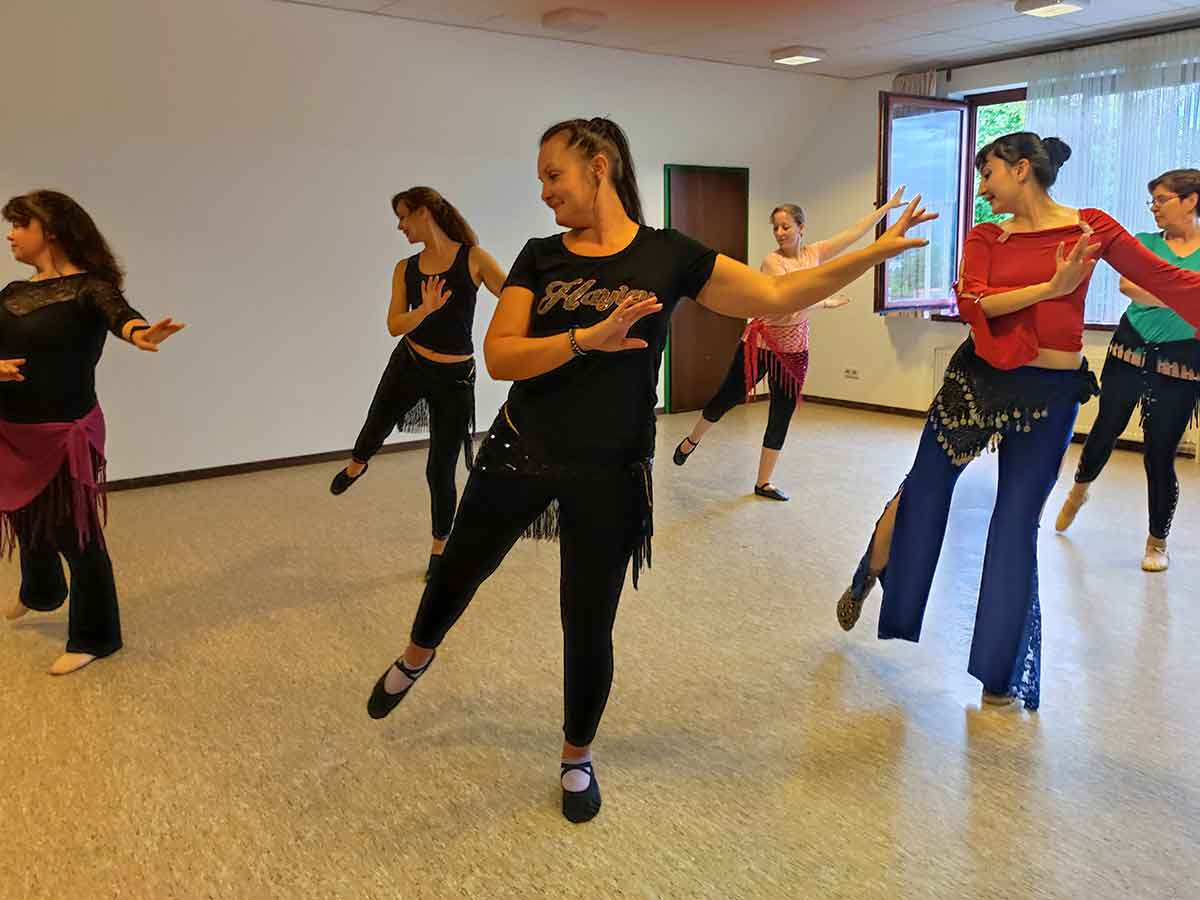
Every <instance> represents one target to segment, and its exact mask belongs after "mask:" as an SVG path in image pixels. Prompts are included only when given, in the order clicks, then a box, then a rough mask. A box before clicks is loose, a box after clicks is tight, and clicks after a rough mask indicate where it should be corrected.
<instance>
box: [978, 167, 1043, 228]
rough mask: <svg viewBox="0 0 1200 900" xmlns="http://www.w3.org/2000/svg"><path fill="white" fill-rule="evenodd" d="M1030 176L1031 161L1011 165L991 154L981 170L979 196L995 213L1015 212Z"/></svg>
mask: <svg viewBox="0 0 1200 900" xmlns="http://www.w3.org/2000/svg"><path fill="white" fill-rule="evenodd" d="M1029 174H1030V169H1029V160H1026V159H1021V160H1018V161H1017V162H1015V163H1012V164H1009V163H1006V162H1005V161H1004V160H1002V159H1000V158H999V157H998V156H996V155H995V154H994V153H989V154H988V157H987V159H986V160H984V163H983V166H982V167H981V168H980V170H979V196H980V197H982V198H983V199H984V200H986V201H987V202H988V203H989V204H990V205H991V207H992V212H993V213H997V214H999V213H1011V212H1014V211H1015V210H1016V206H1017V200H1018V199H1019V198H1020V196H1021V192H1022V190H1024V187H1025V183H1026V182H1027V181H1028V178H1029Z"/></svg>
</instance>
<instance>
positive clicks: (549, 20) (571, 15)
mask: <svg viewBox="0 0 1200 900" xmlns="http://www.w3.org/2000/svg"><path fill="white" fill-rule="evenodd" d="M607 21H608V14H607V13H602V12H598V11H596V10H594V9H576V8H574V7H571V6H564V7H563V8H562V9H552V10H550V12H548V13H544V14H543V15H542V27H543V28H551V29H553V30H554V31H570V32H574V33H575V34H582V33H583V32H585V31H595V30H596V29H597V28H599V27H600V26H601V25H603V24H604V23H605V22H607Z"/></svg>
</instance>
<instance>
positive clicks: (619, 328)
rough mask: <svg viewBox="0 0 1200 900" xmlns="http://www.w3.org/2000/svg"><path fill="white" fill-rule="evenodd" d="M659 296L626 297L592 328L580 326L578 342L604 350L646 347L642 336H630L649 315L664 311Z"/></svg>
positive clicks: (587, 347)
mask: <svg viewBox="0 0 1200 900" xmlns="http://www.w3.org/2000/svg"><path fill="white" fill-rule="evenodd" d="M662 308H663V307H662V304H661V303H659V302H658V298H657V297H655V296H653V295H651V296H649V297H647V298H646V299H645V300H636V301H630V300H623V301H621V304H620V305H619V306H618V307H617V308H616V309H615V310H613V312H612V314H611V315H610V316H609V317H608V318H607V319H605V320H604V321H603V322H597V323H596V324H595V325H592V326H591V327H589V328H577V329H576V330H575V341H576V343H578V344H579V347H580V349H582V350H589V351H590V350H597V351H599V352H601V353H616V352H617V351H619V350H642V349H644V348H645V347H647V346H648V345H647V344H646V342H645V341H644V340H642V339H641V338H631V337H629V329H630V328H632V327H633V326H634V325H636V324H637V323H638V322H640V321H641V320H642V319H644V318H646V316H652V315H654V314H655V313H657V312H661V311H662Z"/></svg>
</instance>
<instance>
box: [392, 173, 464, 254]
mask: <svg viewBox="0 0 1200 900" xmlns="http://www.w3.org/2000/svg"><path fill="white" fill-rule="evenodd" d="M400 203H403V204H404V205H405V206H407V207H408V208H409V209H427V210H429V214H430V215H431V216H433V221H435V222H437V224H438V228H440V229H442V231H444V232H445V233H446V237H448V238H450V240H452V241H454V242H455V243H458V244H463V245H465V246H467V247H477V246H478V245H479V237H478V236H477V235H476V234H475V229H473V228H472V227H471V226H470V225H468V224H467V220H466V219H465V218H463V214H462V213H460V212H459V211H458V210H457V209H455V208H454V204H452V203H451V202H450V201H449V200H447V199H446V198H445V197H443V196H442V195H441V194H439V193H438V192H437V191H435V190H434V189H433V188H430V187H412V188H409V189H408V190H407V191H401V192H400V193H398V194H396V195H395V196H394V197H392V212H395V211H396V207H397V206H398V205H399V204H400Z"/></svg>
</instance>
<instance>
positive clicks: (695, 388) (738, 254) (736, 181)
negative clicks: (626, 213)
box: [666, 166, 750, 412]
mask: <svg viewBox="0 0 1200 900" xmlns="http://www.w3.org/2000/svg"><path fill="white" fill-rule="evenodd" d="M666 177H667V193H668V197H669V204H668V208H667V217H668V218H667V222H668V224H669V225H670V226H671V227H672V228H677V229H679V230H680V231H682V232H683V233H684V234H687V235H689V236H691V237H694V238H695V239H696V240H698V241H700V242H701V243H704V244H707V245H708V246H709V247H712V248H713V249H714V250H716V251H718V252H719V253H724V254H725V255H726V256H729V257H732V258H733V259H736V260H740V261H741V262H745V261H746V254H747V252H748V246H747V244H748V241H749V234H748V224H749V223H748V221H747V216H748V215H749V200H750V173H749V172H748V171H747V170H745V169H716V168H707V167H703V166H667V172H666ZM745 325H746V323H745V322H744V321H743V320H742V319H731V318H729V317H728V316H722V315H718V314H717V313H714V312H711V311H709V310H707V309H705V308H704V307H702V306H700V305H699V304H697V303H692V302H686V303H681V304H680V305H679V307H678V308H677V309H676V311H675V316H674V318H673V319H672V321H671V369H670V397H669V404H670V409H671V411H672V412H686V411H688V410H693V409H699V408H700V407H702V406H704V404H705V403H707V402H708V400H709V398H710V397H712V395H713V393H714V392H715V391H716V389H717V388H718V387H719V386H720V384H721V381H722V379H723V378H724V377H725V373H726V371H728V369H729V363H730V360H731V359H732V357H733V352H734V350H735V349H736V347H737V342H738V339H739V338H740V337H741V334H742V330H743V329H744V328H745Z"/></svg>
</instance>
